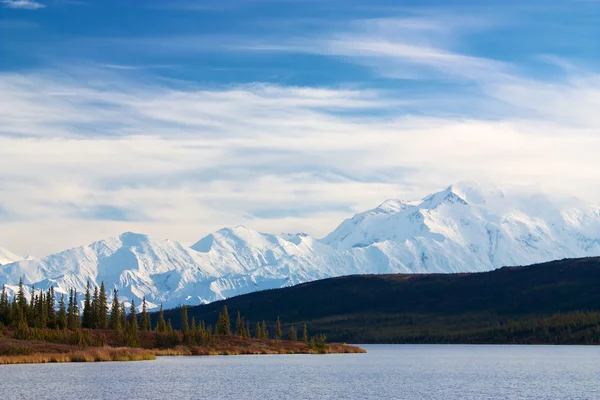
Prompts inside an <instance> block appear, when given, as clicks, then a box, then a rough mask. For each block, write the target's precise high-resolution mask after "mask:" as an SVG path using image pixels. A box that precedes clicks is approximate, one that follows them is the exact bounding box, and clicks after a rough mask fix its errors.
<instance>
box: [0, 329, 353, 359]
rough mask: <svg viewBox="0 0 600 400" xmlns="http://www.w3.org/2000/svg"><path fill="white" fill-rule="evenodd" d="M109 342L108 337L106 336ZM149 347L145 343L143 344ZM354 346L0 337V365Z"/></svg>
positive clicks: (237, 340) (309, 351) (334, 349)
mask: <svg viewBox="0 0 600 400" xmlns="http://www.w3.org/2000/svg"><path fill="white" fill-rule="evenodd" d="M108 337H109V338H110V336H108ZM146 343H149V341H146ZM364 352H365V351H364V350H363V349H361V348H359V347H356V346H349V345H345V344H336V343H332V344H326V345H324V346H322V347H319V348H311V347H310V346H308V345H307V344H306V343H303V342H290V341H284V340H281V341H275V340H259V339H244V338H239V337H234V336H231V337H224V338H219V339H217V340H215V341H214V343H212V344H211V345H210V346H176V347H172V348H166V349H157V348H152V347H147V348H131V347H120V346H119V347H113V346H111V345H109V344H107V345H104V346H101V347H90V346H78V345H68V344H60V343H50V342H43V341H30V340H17V339H13V338H11V337H7V336H4V337H0V364H32V363H62V362H102V361H142V360H154V359H156V357H159V356H210V355H242V354H333V353H364Z"/></svg>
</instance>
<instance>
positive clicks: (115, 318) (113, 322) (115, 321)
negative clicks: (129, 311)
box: [110, 288, 122, 331]
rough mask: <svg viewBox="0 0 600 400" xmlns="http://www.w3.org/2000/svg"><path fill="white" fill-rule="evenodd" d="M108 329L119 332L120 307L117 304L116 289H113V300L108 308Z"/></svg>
mask: <svg viewBox="0 0 600 400" xmlns="http://www.w3.org/2000/svg"><path fill="white" fill-rule="evenodd" d="M110 328H111V329H114V330H117V331H118V330H120V329H121V328H122V325H121V305H120V303H119V293H118V292H117V288H114V289H113V300H112V304H111V307H110Z"/></svg>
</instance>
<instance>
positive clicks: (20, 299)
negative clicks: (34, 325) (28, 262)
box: [17, 278, 27, 311]
mask: <svg viewBox="0 0 600 400" xmlns="http://www.w3.org/2000/svg"><path fill="white" fill-rule="evenodd" d="M17 304H18V305H19V308H20V309H21V310H23V311H24V310H25V307H26V306H27V301H26V300H25V290H24V289H23V278H19V290H18V291H17Z"/></svg>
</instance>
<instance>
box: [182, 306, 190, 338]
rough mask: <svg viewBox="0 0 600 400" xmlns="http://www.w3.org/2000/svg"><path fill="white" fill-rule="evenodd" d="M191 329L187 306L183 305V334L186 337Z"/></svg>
mask: <svg viewBox="0 0 600 400" xmlns="http://www.w3.org/2000/svg"><path fill="white" fill-rule="evenodd" d="M189 329H190V327H189V325H188V314H187V306H185V305H183V306H182V307H181V332H183V334H184V335H185V334H186V333H187V331H188V330H189Z"/></svg>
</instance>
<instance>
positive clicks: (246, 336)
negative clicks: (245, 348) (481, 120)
mask: <svg viewBox="0 0 600 400" xmlns="http://www.w3.org/2000/svg"><path fill="white" fill-rule="evenodd" d="M244 337H245V338H246V339H250V321H246V329H245V330H244Z"/></svg>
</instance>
